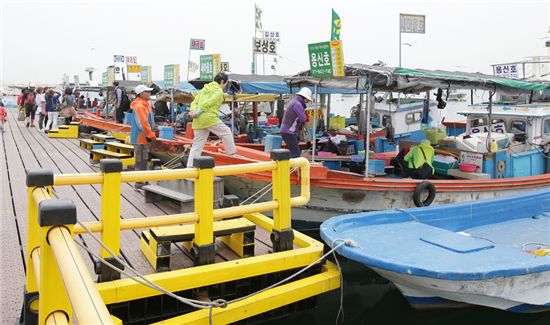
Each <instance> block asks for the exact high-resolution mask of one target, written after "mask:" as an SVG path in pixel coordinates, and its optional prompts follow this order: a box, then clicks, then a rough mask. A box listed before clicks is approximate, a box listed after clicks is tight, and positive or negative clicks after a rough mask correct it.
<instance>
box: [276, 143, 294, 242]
mask: <svg viewBox="0 0 550 325" xmlns="http://www.w3.org/2000/svg"><path fill="white" fill-rule="evenodd" d="M271 159H272V160H274V161H276V162H277V169H275V170H273V172H272V180H273V189H272V192H273V200H274V201H277V203H278V208H276V209H275V210H273V231H272V232H271V241H272V242H273V250H274V251H275V252H282V251H286V250H291V249H292V248H293V244H292V242H293V240H294V232H293V231H292V229H291V210H290V162H289V160H290V151H288V150H286V149H276V150H273V151H272V152H271Z"/></svg>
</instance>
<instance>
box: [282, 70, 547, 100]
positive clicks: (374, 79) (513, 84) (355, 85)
mask: <svg viewBox="0 0 550 325" xmlns="http://www.w3.org/2000/svg"><path fill="white" fill-rule="evenodd" d="M285 81H286V82H287V83H288V85H289V87H290V86H291V87H300V86H315V85H316V86H318V87H321V88H337V89H354V90H356V91H361V90H362V91H363V92H364V91H365V90H366V89H367V86H368V84H371V85H372V87H373V89H374V90H381V91H395V92H402V93H420V92H425V91H429V90H431V89H434V88H442V89H483V90H489V91H498V92H503V93H510V94H518V93H526V92H531V91H538V90H544V89H546V88H548V85H547V84H542V83H534V82H527V81H521V80H515V79H506V78H497V77H494V76H490V75H486V74H482V73H468V72H459V71H443V70H424V69H408V68H392V67H386V66H371V65H366V64H352V65H346V66H345V76H344V77H333V78H315V77H311V76H310V71H309V70H307V71H304V72H301V73H299V74H298V75H296V76H293V77H289V78H286V79H285Z"/></svg>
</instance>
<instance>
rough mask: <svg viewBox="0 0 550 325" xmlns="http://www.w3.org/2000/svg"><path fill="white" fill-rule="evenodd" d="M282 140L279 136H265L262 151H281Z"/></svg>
mask: <svg viewBox="0 0 550 325" xmlns="http://www.w3.org/2000/svg"><path fill="white" fill-rule="evenodd" d="M282 144H283V138H282V137H281V136H280V135H272V134H268V135H266V136H265V141H264V151H265V152H271V151H273V150H274V149H281V145H282Z"/></svg>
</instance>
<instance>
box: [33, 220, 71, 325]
mask: <svg viewBox="0 0 550 325" xmlns="http://www.w3.org/2000/svg"><path fill="white" fill-rule="evenodd" d="M70 227H71V228H72V225H71V226H70ZM52 228H53V227H50V226H44V227H41V228H40V232H39V236H40V277H41V279H43V280H41V281H40V286H39V288H40V290H39V291H38V292H39V294H40V298H39V299H38V324H44V323H45V322H46V319H47V318H48V317H49V316H50V314H51V313H53V312H56V311H62V312H64V313H65V314H66V315H67V317H68V322H69V323H72V315H73V309H72V307H71V301H70V299H69V296H68V295H67V292H66V291H65V285H64V283H63V278H62V276H61V274H60V272H59V269H58V266H59V265H62V266H65V265H63V263H64V262H65V261H61V260H59V262H57V261H56V256H55V254H54V252H53V249H52V248H53V247H52V246H51V245H50V241H49V240H48V232H49V231H50V229H52ZM77 254H78V252H77ZM78 256H80V255H78Z"/></svg>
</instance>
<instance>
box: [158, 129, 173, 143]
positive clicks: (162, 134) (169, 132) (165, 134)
mask: <svg viewBox="0 0 550 325" xmlns="http://www.w3.org/2000/svg"><path fill="white" fill-rule="evenodd" d="M159 138H161V139H165V140H174V128H173V127H171V126H159Z"/></svg>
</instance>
